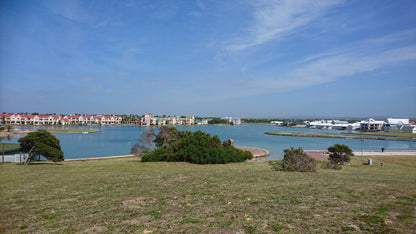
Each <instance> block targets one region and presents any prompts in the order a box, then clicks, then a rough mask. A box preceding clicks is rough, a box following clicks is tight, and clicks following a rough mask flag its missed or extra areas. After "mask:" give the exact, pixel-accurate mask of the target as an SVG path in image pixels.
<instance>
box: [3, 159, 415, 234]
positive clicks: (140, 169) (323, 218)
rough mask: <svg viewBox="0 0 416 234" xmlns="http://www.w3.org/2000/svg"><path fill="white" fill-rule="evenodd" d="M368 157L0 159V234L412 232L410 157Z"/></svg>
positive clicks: (412, 195) (412, 169)
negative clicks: (298, 166)
mask: <svg viewBox="0 0 416 234" xmlns="http://www.w3.org/2000/svg"><path fill="white" fill-rule="evenodd" d="M372 159H373V163H374V165H373V166H371V167H370V166H364V165H360V157H355V158H354V159H353V161H352V166H350V167H344V168H343V169H342V170H340V171H334V170H323V169H322V170H319V171H318V172H317V173H294V172H276V171H272V170H271V169H270V166H269V165H268V163H267V162H265V163H235V164H227V165H193V164H187V163H141V162H139V161H138V159H136V158H123V159H109V160H96V161H85V162H67V163H62V164H35V165H29V166H24V165H16V164H11V163H7V164H3V165H0V181H1V187H0V194H1V196H0V201H1V206H0V207H1V209H0V222H1V223H0V232H12V233H17V232H19V233H20V232H41V233H45V232H59V233H61V232H71V233H72V232H108V233H111V232H133V233H135V232H138V233H141V232H151V231H152V232H154V233H157V232H175V233H176V232H194V233H196V232H204V233H218V232H222V233H227V232H247V233H255V232H274V231H281V232H291V233H293V232H295V233H299V232H303V233H305V232H306V233H307V232H317V233H322V232H331V233H332V232H358V233H363V232H399V233H415V232H416V226H415V223H416V214H415V212H416V170H415V169H416V157H413V156H403V157H399V156H397V157H386V156H383V157H380V158H376V157H372ZM381 160H382V161H383V162H384V166H383V167H380V166H379V162H380V161H381ZM365 161H366V157H365Z"/></svg>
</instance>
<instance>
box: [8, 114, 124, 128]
mask: <svg viewBox="0 0 416 234" xmlns="http://www.w3.org/2000/svg"><path fill="white" fill-rule="evenodd" d="M97 117H98V118H95V117H94V116H83V115H65V116H61V115H23V114H0V124H10V125H68V124H107V125H112V124H121V120H122V118H121V117H120V116H115V115H113V116H97Z"/></svg>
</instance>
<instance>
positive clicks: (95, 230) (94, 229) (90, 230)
mask: <svg viewBox="0 0 416 234" xmlns="http://www.w3.org/2000/svg"><path fill="white" fill-rule="evenodd" d="M105 232H107V228H106V227H102V226H94V227H90V228H87V229H85V230H84V233H105Z"/></svg>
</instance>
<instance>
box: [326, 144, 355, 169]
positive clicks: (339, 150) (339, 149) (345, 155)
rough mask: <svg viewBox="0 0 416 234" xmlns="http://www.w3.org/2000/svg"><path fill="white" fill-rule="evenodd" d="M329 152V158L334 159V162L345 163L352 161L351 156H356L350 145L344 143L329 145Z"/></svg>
mask: <svg viewBox="0 0 416 234" xmlns="http://www.w3.org/2000/svg"><path fill="white" fill-rule="evenodd" d="M328 151H329V152H330V153H329V160H331V161H332V163H334V164H345V163H348V162H349V161H350V159H351V158H350V157H351V156H354V154H353V153H352V150H351V149H350V147H348V146H346V145H344V144H342V145H341V144H335V145H333V146H330V147H328Z"/></svg>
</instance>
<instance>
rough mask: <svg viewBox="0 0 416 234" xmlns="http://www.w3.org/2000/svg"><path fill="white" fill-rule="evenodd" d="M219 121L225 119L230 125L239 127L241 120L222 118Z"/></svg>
mask: <svg viewBox="0 0 416 234" xmlns="http://www.w3.org/2000/svg"><path fill="white" fill-rule="evenodd" d="M221 119H225V120H227V121H228V122H229V123H230V124H233V125H241V118H233V117H222V118H221Z"/></svg>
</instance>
